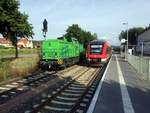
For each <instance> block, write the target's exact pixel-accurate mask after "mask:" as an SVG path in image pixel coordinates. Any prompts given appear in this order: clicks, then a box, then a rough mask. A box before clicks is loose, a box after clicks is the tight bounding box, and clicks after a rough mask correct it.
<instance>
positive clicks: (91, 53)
mask: <svg viewBox="0 0 150 113" xmlns="http://www.w3.org/2000/svg"><path fill="white" fill-rule="evenodd" d="M108 50H109V49H108V44H107V42H105V41H98V40H96V41H92V42H90V43H89V45H88V48H87V54H86V56H87V61H88V64H89V65H96V66H100V65H101V64H104V63H106V62H107V61H108V58H109V53H108Z"/></svg>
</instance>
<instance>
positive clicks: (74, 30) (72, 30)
mask: <svg viewBox="0 0 150 113" xmlns="http://www.w3.org/2000/svg"><path fill="white" fill-rule="evenodd" d="M64 37H66V38H67V39H68V40H71V37H74V38H76V39H77V40H78V41H79V42H80V43H82V44H84V47H86V46H87V44H88V43H89V41H92V40H94V39H97V34H96V33H94V34H92V33H91V32H89V31H85V30H83V29H82V28H81V27H80V26H79V25H78V24H72V25H71V26H69V27H68V28H67V30H66V34H65V35H64Z"/></svg>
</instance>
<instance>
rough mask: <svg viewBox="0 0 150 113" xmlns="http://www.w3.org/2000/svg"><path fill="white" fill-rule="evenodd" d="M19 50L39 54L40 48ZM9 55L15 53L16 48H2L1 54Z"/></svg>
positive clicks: (23, 52)
mask: <svg viewBox="0 0 150 113" xmlns="http://www.w3.org/2000/svg"><path fill="white" fill-rule="evenodd" d="M18 52H19V54H39V53H40V49H39V48H33V49H19V50H18ZM7 55H15V48H7V49H6V48H5V49H3V48H1V49H0V56H7Z"/></svg>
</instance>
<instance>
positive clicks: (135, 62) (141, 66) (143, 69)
mask: <svg viewBox="0 0 150 113" xmlns="http://www.w3.org/2000/svg"><path fill="white" fill-rule="evenodd" d="M128 62H129V63H130V64H131V65H132V66H133V67H134V68H135V69H136V71H137V72H138V73H140V75H141V78H143V79H145V80H150V59H148V58H144V57H140V56H134V55H129V54H128Z"/></svg>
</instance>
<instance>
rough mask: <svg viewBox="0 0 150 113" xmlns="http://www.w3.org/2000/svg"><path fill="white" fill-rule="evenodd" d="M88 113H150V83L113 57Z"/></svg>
mask: <svg viewBox="0 0 150 113" xmlns="http://www.w3.org/2000/svg"><path fill="white" fill-rule="evenodd" d="M87 113H150V81H144V80H142V79H140V75H139V74H138V73H137V72H136V70H135V69H134V68H133V67H132V66H131V65H130V64H129V63H128V62H126V61H124V60H123V59H121V58H120V56H119V55H113V56H112V58H111V60H110V62H109V64H108V66H107V69H106V72H105V73H104V76H103V78H102V80H101V82H100V84H99V86H98V88H97V91H96V93H95V96H94V98H93V100H92V103H91V105H90V107H89V109H88V112H87Z"/></svg>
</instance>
